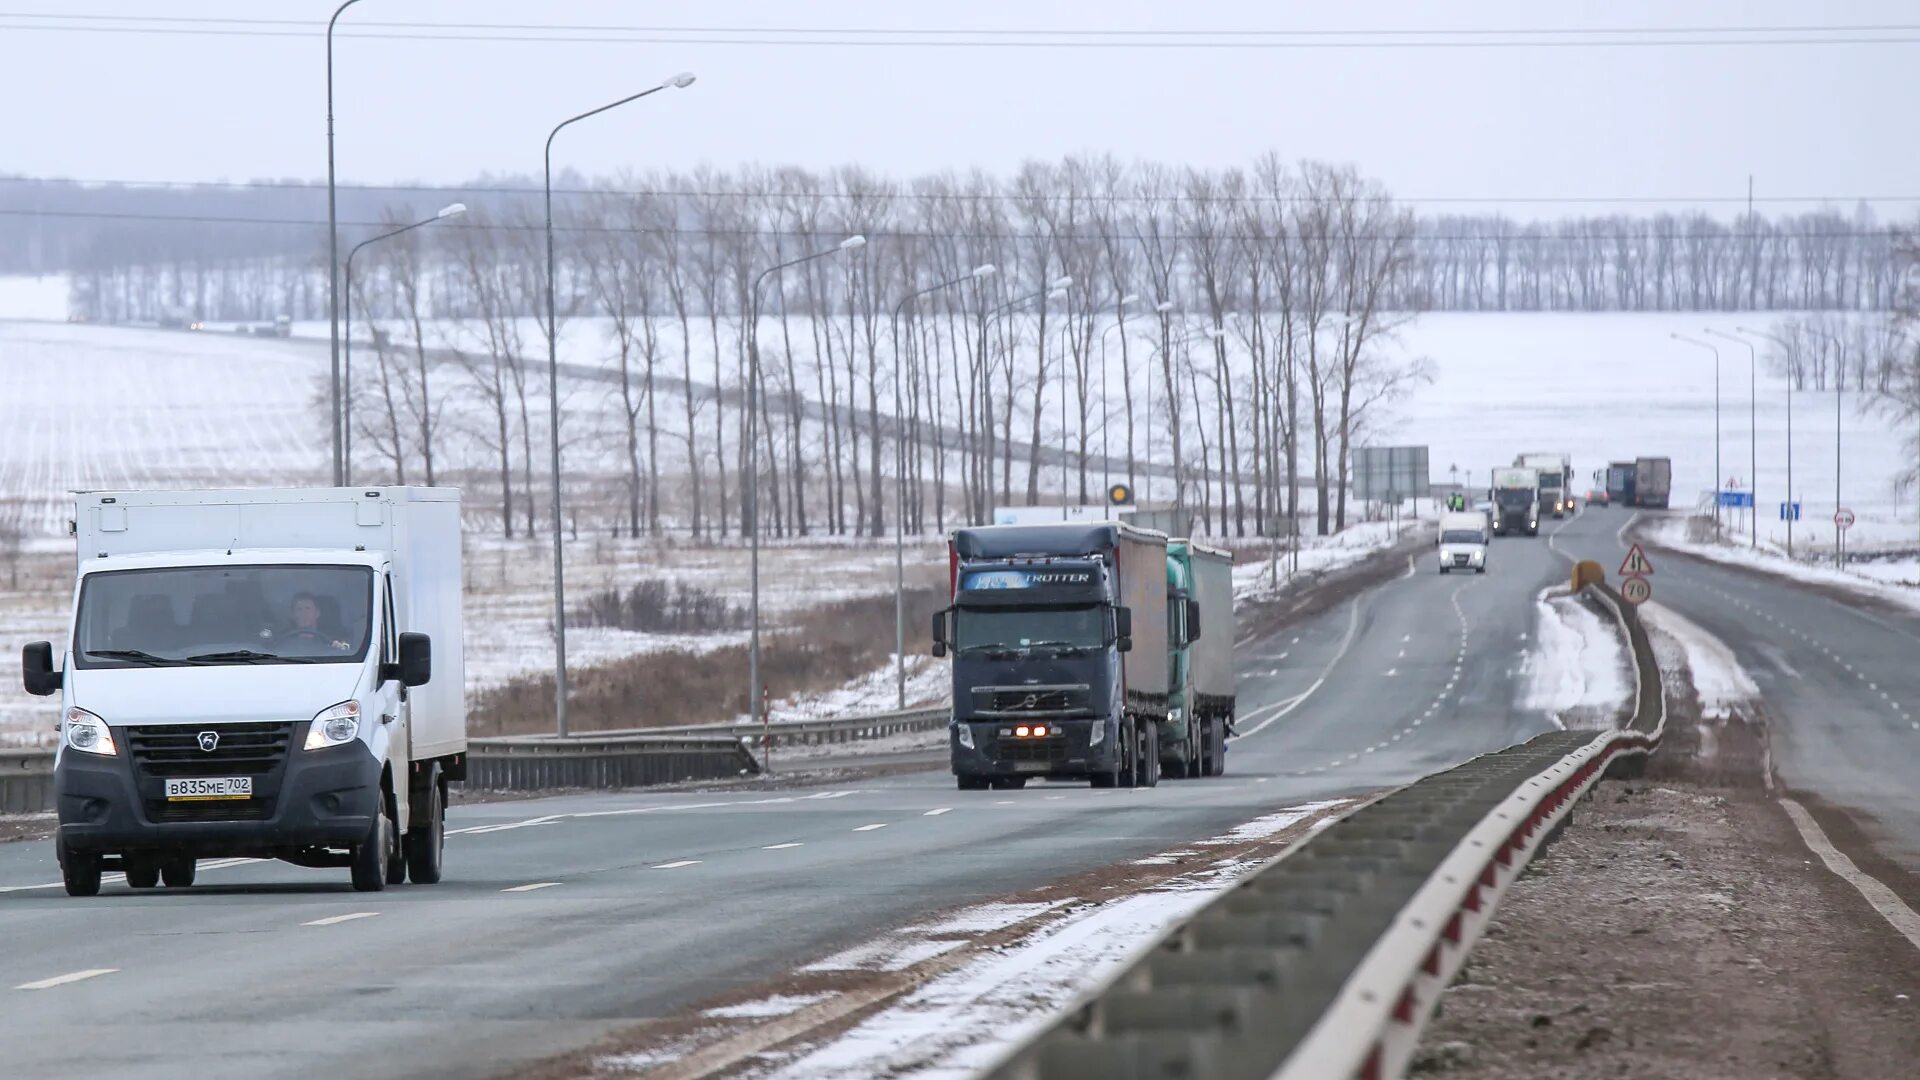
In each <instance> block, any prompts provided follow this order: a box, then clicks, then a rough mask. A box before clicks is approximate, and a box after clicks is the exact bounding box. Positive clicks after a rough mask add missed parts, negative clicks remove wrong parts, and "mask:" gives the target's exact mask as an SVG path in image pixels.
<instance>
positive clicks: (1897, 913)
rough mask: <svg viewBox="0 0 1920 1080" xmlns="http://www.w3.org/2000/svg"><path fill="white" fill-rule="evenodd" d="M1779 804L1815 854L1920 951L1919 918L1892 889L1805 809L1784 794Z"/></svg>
mask: <svg viewBox="0 0 1920 1080" xmlns="http://www.w3.org/2000/svg"><path fill="white" fill-rule="evenodd" d="M1780 805H1781V806H1782V807H1785V808H1786V811H1787V816H1788V817H1790V818H1792V819H1793V826H1794V828H1796V829H1799V830H1800V839H1802V840H1804V841H1806V844H1807V847H1808V848H1809V849H1810V850H1812V852H1813V853H1814V854H1815V855H1818V856H1820V861H1821V862H1823V863H1826V864H1827V869H1828V870H1831V871H1833V873H1834V874H1835V875H1837V876H1838V877H1840V878H1843V879H1845V880H1846V882H1847V883H1848V884H1849V885H1852V886H1853V887H1854V888H1856V889H1858V890H1860V895H1861V896H1864V897H1866V898H1867V903H1869V904H1872V905H1873V910H1875V911H1877V912H1879V913H1880V917H1881V918H1883V919H1885V920H1887V925H1889V926H1891V927H1893V928H1894V929H1895V930H1897V931H1899V932H1900V936H1901V937H1904V938H1906V939H1907V940H1908V941H1909V942H1912V943H1913V947H1914V948H1916V949H1920V915H1916V914H1914V911H1913V909H1912V908H1910V907H1908V906H1907V905H1906V904H1905V903H1904V902H1903V901H1901V899H1900V898H1899V897H1898V896H1896V895H1894V892H1893V890H1892V889H1889V888H1887V887H1886V886H1885V885H1883V884H1881V882H1880V879H1878V878H1876V877H1872V876H1871V875H1868V874H1866V873H1864V872H1862V871H1861V870H1860V868H1859V867H1857V866H1855V865H1853V860H1852V859H1849V858H1847V856H1846V855H1845V854H1844V853H1842V852H1841V851H1840V850H1839V849H1838V848H1836V847H1834V846H1833V842H1832V841H1830V840H1828V839H1827V834H1826V833H1825V832H1823V831H1821V829H1820V823H1819V822H1817V821H1815V820H1813V815H1812V814H1809V813H1807V810H1806V807H1804V806H1801V805H1800V804H1799V803H1797V802H1794V801H1793V800H1792V799H1789V798H1787V797H1786V796H1784V795H1783V796H1781V797H1780Z"/></svg>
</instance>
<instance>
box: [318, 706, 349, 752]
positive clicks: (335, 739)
mask: <svg viewBox="0 0 1920 1080" xmlns="http://www.w3.org/2000/svg"><path fill="white" fill-rule="evenodd" d="M359 734H360V703H359V702H357V701H343V702H341V703H340V704H338V705H334V706H332V707H330V708H327V709H323V710H321V712H320V715H318V716H315V717H314V718H313V723H312V724H309V725H308V726H307V744H306V749H308V750H324V749H326V748H327V747H329V746H339V745H341V744H342V743H350V742H352V741H353V740H354V739H355V738H357V737H358V736H359Z"/></svg>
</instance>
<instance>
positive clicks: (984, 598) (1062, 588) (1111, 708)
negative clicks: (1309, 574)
mask: <svg viewBox="0 0 1920 1080" xmlns="http://www.w3.org/2000/svg"><path fill="white" fill-rule="evenodd" d="M948 552H949V566H950V571H951V584H952V590H953V591H952V595H953V605H952V606H951V607H949V608H947V609H946V610H945V611H942V612H940V613H938V614H937V615H935V616H934V622H933V642H934V655H936V656H943V655H945V654H946V653H947V652H948V651H949V650H950V651H951V652H952V653H953V717H952V720H951V723H950V727H949V742H950V747H951V751H952V762H953V772H954V775H955V777H956V778H957V779H958V782H959V786H960V787H961V788H963V789H975V788H984V787H988V786H990V785H992V786H1002V787H1019V786H1022V785H1024V784H1025V782H1026V781H1027V779H1029V778H1031V777H1036V776H1043V777H1057V778H1086V779H1090V780H1091V781H1092V782H1093V784H1094V785H1095V786H1097V787H1108V786H1113V785H1115V784H1122V783H1125V784H1135V785H1151V784H1153V783H1155V782H1157V781H1158V779H1159V747H1158V725H1159V724H1160V723H1161V722H1162V721H1164V720H1165V719H1166V717H1167V707H1168V703H1167V698H1168V678H1167V676H1168V655H1167V626H1168V619H1167V540H1166V537H1165V536H1163V535H1161V534H1160V533H1156V532H1150V531H1147V530H1143V529H1134V528H1131V527H1129V526H1126V525H1122V524H1118V523H1114V522H1103V523H1089V524H1071V523H1068V524H1058V525H990V526H984V527H980V528H970V529H959V530H956V531H955V532H954V534H953V536H952V539H951V541H950V543H949V548H948Z"/></svg>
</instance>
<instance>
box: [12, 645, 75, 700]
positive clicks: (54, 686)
mask: <svg viewBox="0 0 1920 1080" xmlns="http://www.w3.org/2000/svg"><path fill="white" fill-rule="evenodd" d="M20 680H21V682H23V683H25V684H26V688H27V693H29V694H32V695H34V696H35V697H46V696H47V695H49V694H56V693H59V691H60V687H61V685H62V684H63V683H65V681H66V676H65V674H64V673H63V672H58V671H55V670H53V643H52V642H50V641H36V642H33V643H31V644H29V645H27V646H26V647H25V648H22V649H21V650H20Z"/></svg>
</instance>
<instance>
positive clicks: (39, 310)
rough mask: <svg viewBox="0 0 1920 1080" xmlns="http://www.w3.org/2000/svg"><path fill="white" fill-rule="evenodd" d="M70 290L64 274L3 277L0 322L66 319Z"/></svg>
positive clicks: (0, 293)
mask: <svg viewBox="0 0 1920 1080" xmlns="http://www.w3.org/2000/svg"><path fill="white" fill-rule="evenodd" d="M70 290H71V282H70V281H69V279H68V278H67V275H65V274H47V275H44V276H41V277H25V276H8V277H0V319H54V320H59V319H64V318H66V317H67V296H68V294H69V292H70Z"/></svg>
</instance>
